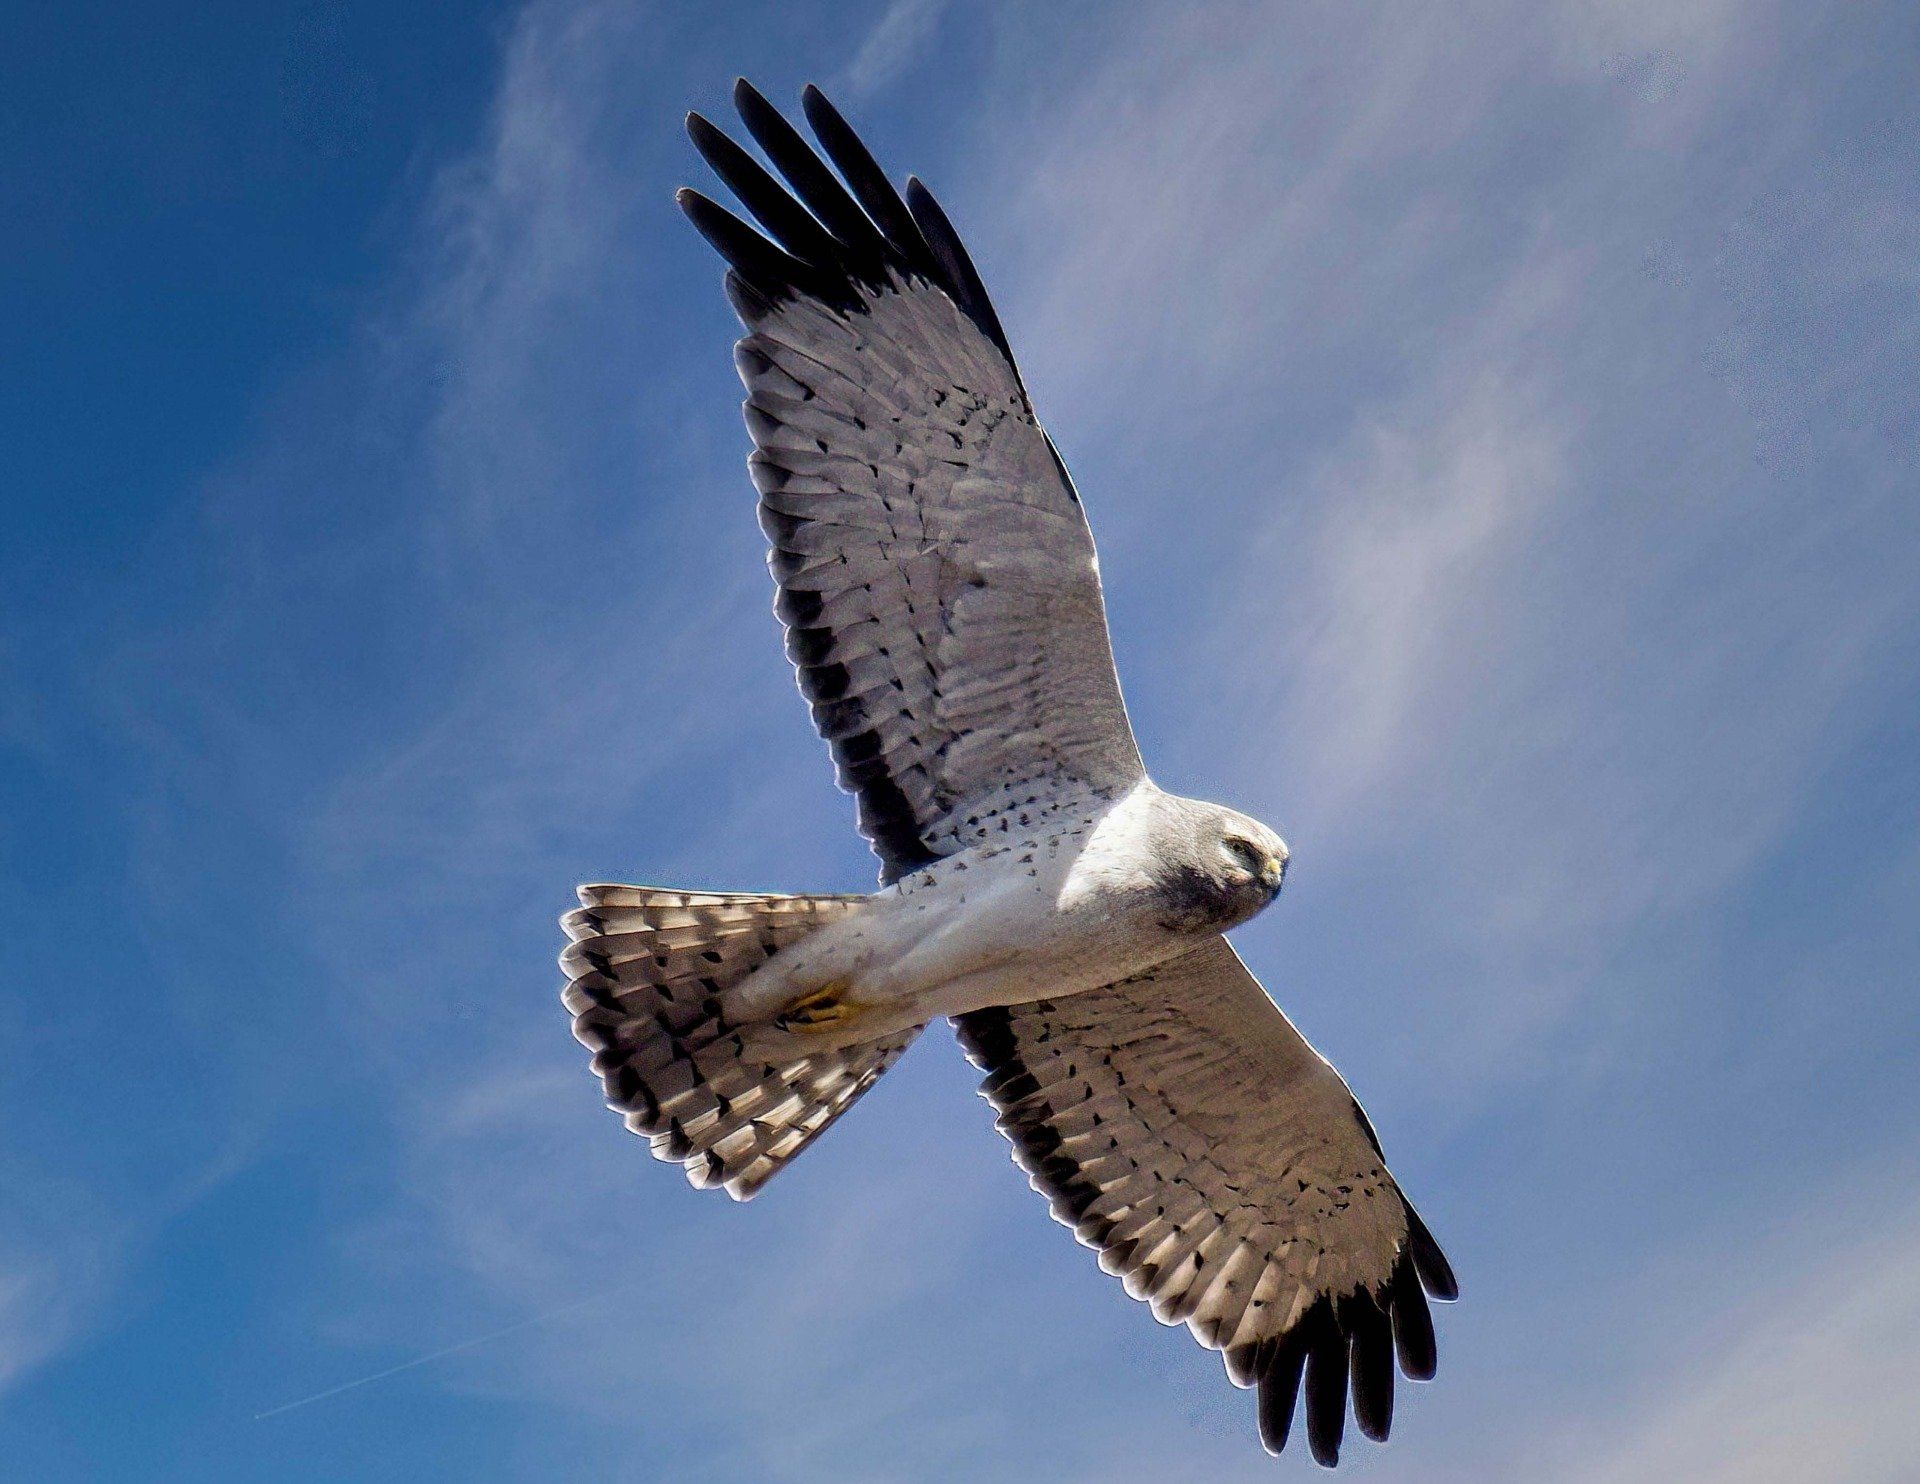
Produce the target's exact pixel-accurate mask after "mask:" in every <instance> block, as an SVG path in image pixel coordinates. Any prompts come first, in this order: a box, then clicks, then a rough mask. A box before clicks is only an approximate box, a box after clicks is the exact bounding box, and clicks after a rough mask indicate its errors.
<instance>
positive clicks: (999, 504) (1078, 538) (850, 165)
mask: <svg viewBox="0 0 1920 1484" xmlns="http://www.w3.org/2000/svg"><path fill="white" fill-rule="evenodd" d="M734 98H735V102H736V104H737V106H738V108H739V111H740V115H741V117H742V119H743V120H744V121H745V123H746V126H747V129H748V132H749V133H750V134H751V135H752V136H753V138H754V139H755V140H756V141H757V142H758V144H759V145H760V147H761V149H762V150H764V151H765V153H766V155H767V157H768V159H770V160H771V161H772V163H773V165H774V167H775V168H776V169H777V170H778V171H779V172H780V173H781V175H783V176H784V177H785V178H786V181H787V185H788V186H789V187H791V190H789V189H787V188H786V187H783V186H781V185H780V184H779V182H777V181H776V180H775V179H774V178H773V176H772V175H771V174H769V173H768V172H767V171H766V170H765V169H764V168H762V166H761V165H760V164H759V163H757V162H756V161H755V160H754V159H753V158H752V157H751V156H750V155H748V154H747V153H746V151H744V150H743V149H741V148H740V147H739V146H738V145H736V144H735V143H734V142H733V141H732V140H731V139H729V138H728V137H727V136H726V135H724V134H723V133H721V132H720V130H718V129H716V128H715V127H714V126H713V125H711V124H709V123H708V122H707V121H706V120H705V119H703V118H701V117H699V116H698V115H697V114H696V115H694V116H692V117H691V118H689V120H688V125H687V127H688V131H689V132H690V133H691V134H692V136H693V141H694V143H695V145H696V146H698V148H699V149H700V152H701V153H702V154H703V155H704V156H705V157H706V159H707V161H708V163H710V164H711V165H712V166H713V167H714V170H715V171H716V173H718V174H719V176H720V178H721V179H722V180H724V181H725V182H726V183H727V185H728V186H729V187H730V188H731V189H732V191H733V193H734V195H735V196H737V197H738V198H739V199H740V202H741V203H742V205H743V206H744V207H745V208H746V210H747V211H748V212H749V213H750V214H751V215H752V216H753V217H754V218H755V219H756V220H757V221H758V222H759V224H760V226H761V227H762V228H764V229H765V232H766V233H767V235H766V236H762V235H761V233H759V232H756V231H755V230H754V229H753V228H751V227H749V226H748V225H747V224H746V223H745V222H743V221H741V220H740V219H739V218H737V217H735V216H733V215H732V214H731V213H730V212H728V211H726V210H724V209H723V208H722V207H720V206H717V205H715V204H714V203H713V202H712V201H710V200H708V199H707V198H706V197H704V196H702V195H699V194H698V193H696V192H693V191H683V192H681V195H680V203H681V206H682V207H683V208H684V210H685V211H686V213H687V215H688V216H689V217H690V218H691V219H692V221H693V224H694V225H695V226H696V227H698V228H699V229H700V231H701V232H702V234H704V235H705V237H706V238H707V240H708V241H709V242H711V243H712V244H713V246H714V247H715V248H717V249H718V250H719V252H720V253H721V255H722V256H723V257H725V258H726V260H727V262H728V264H729V265H730V270H731V271H729V273H728V274H727V289H728V292H729V295H730V297H731V298H732V300H733V304H734V308H735V309H736V310H737V311H738V312H739V315H740V318H741V320H742V322H743V323H744V324H745V325H746V327H747V329H748V331H749V333H748V334H747V336H746V338H745V339H743V340H741V341H740V343H739V346H738V348H737V349H736V351H735V361H736V364H737V365H738V366H739V369H740V375H741V378H742V380H744V381H745V383H746V386H747V392H748V397H747V406H746V414H747V426H748V428H749V429H750V430H751V432H752V434H753V441H754V445H755V446H754V452H753V455H752V458H751V460H750V464H751V469H752V473H753V480H754V484H755V485H756V486H757V487H758V489H759V491H760V523H761V526H762V527H763V529H764V530H765V531H766V533H767V539H768V540H769V541H770V542H771V543H772V547H773V549H772V552H771V553H770V555H769V558H768V560H769V562H770V564H771V565H772V568H773V574H774V578H775V580H776V582H777V583H778V585H779V595H778V599H777V601H776V604H775V607H776V611H777V612H778V614H779V616H780V619H781V621H782V623H784V624H785V626H786V630H787V654H788V656H789V657H790V658H791V659H792V660H793V663H794V667H795V669H796V670H797V671H798V673H799V680H800V689H801V691H802V692H803V693H804V694H805V696H806V697H807V699H808V700H809V701H810V702H812V705H813V717H814V722H815V724H816V725H817V726H818V727H819V729H820V732H821V734H822V735H823V736H824V737H825V738H826V740H827V742H828V744H829V745H830V746H831V748H832V750H833V755H834V760H835V763H836V764H837V772H838V776H839V779H840V782H841V785H842V786H843V787H844V788H846V789H848V790H849V791H851V792H853V793H854V794H856V795H857V796H858V798H859V803H860V828H861V831H862V832H863V833H864V834H865V835H866V836H867V838H868V839H869V840H870V841H871V842H872V844H873V848H874V850H875V852H876V853H877V854H878V855H879V856H880V859H881V862H882V871H881V878H882V880H884V881H892V880H895V879H897V878H898V877H900V876H902V875H904V874H906V873H907V872H909V871H912V870H914V869H916V868H917V867H919V866H922V865H926V864H928V863H930V862H932V861H934V860H937V859H938V858H940V857H941V856H944V855H949V854H952V853H953V852H955V851H956V850H960V849H964V848H965V847H966V846H967V845H969V844H972V843H974V842H976V841H978V840H982V839H985V838H988V837H989V836H990V835H991V834H992V833H994V832H995V831H996V830H999V829H1006V828H1009V827H1013V826H1014V825H1015V824H1016V823H1020V822H1023V821H1020V819H1019V816H1020V815H1021V814H1022V813H1023V812H1026V813H1028V815H1029V819H1028V820H1027V821H1024V822H1033V820H1032V815H1033V811H1034V810H1035V809H1036V808H1040V809H1044V808H1045V806H1046V801H1047V800H1056V799H1061V798H1063V797H1064V796H1072V795H1086V794H1089V793H1091V794H1096V795H1097V794H1101V793H1105V794H1107V795H1109V796H1111V795H1112V794H1116V793H1118V792H1121V791H1124V790H1125V789H1126V788H1127V787H1129V786H1130V785H1132V784H1133V783H1134V782H1136V781H1137V780H1138V779H1139V778H1140V777H1141V776H1142V770H1141V766H1140V754H1139V752H1138V750H1137V749H1136V748H1135V746H1134V741H1133V732H1132V729H1131V728H1130V727H1129V726H1128V724H1127V717H1126V711H1125V709H1124V708H1123V706H1122V705H1121V700H1120V687H1119V682H1118V680H1117V679H1116V678H1115V675H1114V668H1113V654H1112V650H1111V649H1110V647H1109V645H1108V642H1107V625H1106V610H1105V607H1104V605H1103V603H1102V600H1101V595H1100V575H1099V569H1098V566H1097V564H1096V563H1095V560H1094V551H1093V537H1092V535H1091V533H1090V532H1089V531H1088V528H1087V522H1086V517H1085V516H1084V515H1083V514H1082V512H1081V509H1080V502H1079V498H1078V496H1077V495H1076V494H1075V493H1074V489H1073V484H1072V482H1071V481H1070V480H1069V479H1068V477H1067V472H1066V469H1065V467H1064V466H1063V465H1062V464H1061V462H1060V458H1059V456H1058V454H1057V453H1056V452H1055V451H1054V447H1053V444H1052V441H1051V440H1050V439H1049V438H1048V437H1047V435H1046V433H1045V432H1044V431H1042V429H1041V427H1040V424H1039V423H1038V422H1037V421H1036V420H1035V418H1034V414H1033V408H1032V407H1031V406H1030V405H1029V403H1028V401H1027V394H1026V389H1025V388H1024V387H1023V386H1022V385H1021V381H1020V375H1019V372H1018V371H1017V370H1016V369H1015V367H1014V363H1013V356H1012V353H1011V352H1010V351H1009V350H1008V348H1007V341H1006V336H1005V334H1004V333H1003V332H1002V330H1001V328H1000V321H999V318H998V316H997V315H996V314H995V313H994V309H993V306H992V304H991V303H990V302H989V301H988V299H987V295H986V290H985V289H984V288H983V287H982V286H981V283H980V278H979V275H978V274H977V273H976V272H975V271H974V267H973V264H972V262H971V261H970V260H969V259H968V257H967V252H966V249H965V248H964V247H962V246H961V243H960V239H959V237H958V236H957V235H956V234H955V232H954V230H953V227H952V225H951V224H950V223H949V222H948V220H947V217H946V214H945V213H944V212H943V211H942V210H941V209H940V207H939V205H938V204H937V203H936V202H935V201H934V199H933V197H932V195H930V194H929V193H928V192H927V190H926V189H925V188H924V187H923V186H921V185H920V184H919V182H918V181H914V180H909V181H908V183H907V191H906V198H905V200H902V198H901V197H900V196H899V194H897V193H896V192H895V190H894V188H893V186H892V185H891V184H890V183H889V182H888V180H887V178H886V176H885V175H884V174H883V173H882V172H881V170H880V168H879V167H878V166H877V165H876V164H875V163H874V161H873V157H872V156H871V155H870V154H868V153H867V150H866V147H865V146H864V145H863V144H861V142H860V141H859V139H858V138H857V137H856V136H855V135H854V133H853V131H852V130H851V129H850V128H849V127H848V126H847V124H846V122H845V121H844V120H843V119H842V118H841V117H840V115H839V114H838V113H837V112H835V111H834V109H833V106H832V105H831V104H829V103H828V102H827V100H826V99H825V98H824V97H822V96H821V94H820V93H819V92H818V91H816V90H814V89H812V88H809V89H808V90H807V92H806V94H805V97H804V100H803V101H804V104H805V111H806V115H807V119H808V121H809V122H810V123H811V124H812V125H813V129H814V133H815V134H816V135H817V136H818V138H819V139H820V142H821V144H822V146H823V147H824V149H825V150H826V153H827V155H828V156H829V157H830V158H831V159H832V161H833V163H834V165H835V166H837V167H838V169H839V171H840V176H842V177H844V178H845V184H842V182H841V179H840V178H838V177H836V176H835V175H834V173H833V171H832V170H830V169H828V167H827V165H826V164H825V163H824V162H822V160H821V159H820V157H819V156H818V155H816V154H815V153H814V151H813V149H812V148H811V147H810V146H809V145H808V144H807V143H806V142H805V141H804V140H803V139H802V138H801V137H800V135H799V134H798V133H797V132H796V131H795V130H794V129H793V127H792V126H791V125H790V124H788V123H787V121H786V120H785V119H784V118H782V117H781V116H780V115H779V114H778V113H777V112H776V111H775V110H774V109H773V107H772V106H771V105H770V104H769V103H768V102H767V101H766V100H765V99H764V98H762V97H761V96H760V94H758V93H757V92H755V91H754V90H753V89H752V88H751V87H750V86H748V85H747V84H746V83H745V82H742V83H740V84H739V85H738V87H737V88H736V89H735V94H734ZM796 198H797V199H796Z"/></svg>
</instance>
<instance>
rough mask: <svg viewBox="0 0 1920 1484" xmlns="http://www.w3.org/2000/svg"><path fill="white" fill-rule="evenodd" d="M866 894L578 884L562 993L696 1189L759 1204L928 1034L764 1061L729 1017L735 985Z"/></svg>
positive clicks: (651, 1133)
mask: <svg viewBox="0 0 1920 1484" xmlns="http://www.w3.org/2000/svg"><path fill="white" fill-rule="evenodd" d="M863 900H864V899H863V898H861V897H857V896H757V895H753V894H750V893H744V892H699V891H667V890H663V889H661V888H657V887H651V886H583V887H581V888H580V903H581V905H580V906H579V907H578V908H577V909H575V910H574V911H572V912H569V913H567V915H566V916H565V917H563V918H561V919H560V922H561V925H562V926H563V927H565V928H566V930H567V936H568V937H569V938H570V939H571V940H572V941H571V942H570V943H569V944H568V945H567V948H566V951H565V952H563V953H562V954H561V955H560V967H561V968H562V969H564V970H565V971H566V973H567V977H568V984H567V987H566V988H565V989H564V990H563V991H562V992H561V999H562V1000H563V1001H564V1002H565V1004H566V1007H567V1008H568V1009H569V1010H571V1011H572V1012H573V1034H574V1036H575V1038H576V1039H578V1040H579V1042H580V1044H581V1045H583V1046H585V1047H586V1048H587V1049H588V1050H589V1051H591V1052H593V1069H594V1071H595V1072H597V1073H599V1075H600V1077H601V1079H602V1081H603V1082H604V1084H605V1086H606V1093H607V1106H608V1107H610V1108H612V1109H613V1110H614V1111H615V1112H617V1113H621V1114H624V1115H625V1116H626V1121H627V1127H628V1128H630V1129H632V1130H633V1131H634V1132H635V1133H637V1134H645V1135H647V1136H648V1139H649V1142H650V1143H651V1144H652V1147H653V1153H654V1156H655V1157H656V1158H658V1159H664V1160H671V1161H673V1162H675V1163H677V1164H680V1165H683V1166H685V1168H686V1172H687V1179H688V1180H690V1181H691V1182H692V1183H693V1184H694V1185H696V1186H702V1187H704V1186H708V1185H724V1186H725V1187H726V1189H727V1193H728V1194H729V1195H731V1196H733V1198H734V1199H735V1200H746V1199H747V1198H748V1197H750V1196H752V1195H753V1194H754V1193H755V1192H757V1191H758V1190H759V1189H760V1187H761V1186H762V1185H764V1184H766V1182H767V1181H768V1180H769V1179H771V1178H772V1177H773V1175H774V1174H775V1173H776V1172H777V1171H778V1170H779V1169H780V1168H781V1167H782V1166H783V1165H785V1164H786V1162H787V1161H788V1160H790V1159H792V1158H793V1156H794V1155H796V1154H798V1153H799V1152H800V1151H801V1150H802V1149H804V1148H806V1146H807V1145H808V1144H810V1143H812V1142H813V1141H814V1140H815V1139H816V1138H818V1137H819V1136H820V1134H821V1132H822V1131H823V1130H824V1129H825V1128H826V1127H827V1125H828V1124H830V1123H832V1122H833V1121H834V1119H836V1118H838V1117H839V1116H840V1115H841V1114H842V1113H844V1112H845V1111H846V1110H847V1109H848V1108H849V1107H850V1106H851V1105H852V1104H853V1101H854V1099H856V1098H858V1097H859V1096H860V1094H861V1093H863V1092H865V1091H866V1090H867V1089H868V1088H869V1087H871V1086H872V1085H873V1083H874V1081H875V1079H877V1078H878V1077H879V1076H880V1074H881V1073H882V1072H884V1071H886V1069H887V1068H888V1067H890V1066H892V1065H893V1063H894V1061H895V1059H896V1058H898V1056H899V1055H900V1053H901V1052H902V1051H904V1050H906V1048H907V1046H908V1045H909V1043H911V1042H912V1040H913V1038H914V1037H915V1036H916V1035H918V1034H919V1027H914V1028H912V1029H909V1030H905V1031H899V1032H895V1033H893V1034H891V1035H888V1036H884V1037H882V1038H880V1039H878V1040H875V1041H868V1042H864V1043H861V1044H858V1045H853V1046H848V1047H845V1048H843V1049H841V1050H837V1051H820V1052H814V1053H811V1054H807V1055H798V1056H795V1057H794V1058H793V1059H791V1060H783V1061H780V1062H777V1063H769V1062H768V1061H766V1060H764V1059H763V1058H761V1057H756V1056H755V1055H754V1054H753V1053H752V1052H751V1051H750V1050H749V1049H748V1047H747V1045H746V1044H745V1042H744V1040H743V1038H742V1036H741V1034H740V1031H741V1028H740V1027H738V1026H736V1025H734V1024H733V1023H732V1022H731V1021H730V1020H729V1018H728V1014H727V1000H728V994H727V992H728V991H729V990H730V989H732V988H733V987H734V986H735V985H737V984H739V983H740V982H741V981H742V980H743V979H745V978H746V977H747V976H748V975H749V974H751V973H752V972H753V971H754V970H755V969H757V968H759V967H760V966H761V965H762V964H764V963H765V962H766V961H767V960H768V959H769V958H771V957H772V956H773V955H774V954H775V953H777V952H778V951H779V950H780V949H782V948H785V947H787V946H789V945H790V944H793V943H796V942H798V941H799V940H800V939H802V938H804V937H806V936H807V935H808V934H809V933H811V932H813V931H814V930H815V929H816V928H819V927H822V926H824V925H825V924H827V923H829V922H832V921H835V920H836V919H838V918H841V917H844V916H846V915H847V914H848V913H850V912H853V911H856V910H857V909H858V907H859V905H860V903H861V902H862V901H863Z"/></svg>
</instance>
